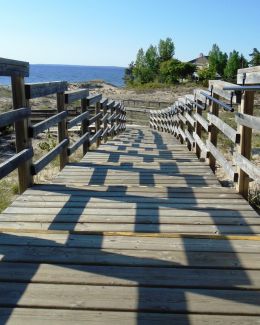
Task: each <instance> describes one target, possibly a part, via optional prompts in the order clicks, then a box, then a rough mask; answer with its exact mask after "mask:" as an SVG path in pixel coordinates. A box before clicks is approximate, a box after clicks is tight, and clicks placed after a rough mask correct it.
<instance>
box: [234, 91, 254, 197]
mask: <svg viewBox="0 0 260 325" xmlns="http://www.w3.org/2000/svg"><path fill="white" fill-rule="evenodd" d="M253 109H254V92H253V91H244V93H243V95H242V100H241V104H240V105H239V112H240V113H242V114H248V115H253ZM238 133H240V143H239V144H238V145H237V148H236V149H237V152H238V153H239V154H241V155H242V156H244V157H245V158H247V159H248V160H250V158H251V149H252V129H251V128H249V127H246V126H243V125H238ZM237 171H238V182H237V184H236V189H237V191H238V192H239V193H240V194H241V195H243V197H244V198H246V199H247V198H248V187H249V177H248V175H247V174H246V173H245V172H244V171H243V170H242V169H241V168H239V167H237Z"/></svg>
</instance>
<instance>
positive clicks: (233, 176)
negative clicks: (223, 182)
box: [207, 140, 238, 182]
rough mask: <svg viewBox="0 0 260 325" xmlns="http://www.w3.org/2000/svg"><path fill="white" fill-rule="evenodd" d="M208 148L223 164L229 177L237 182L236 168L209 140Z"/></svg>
mask: <svg viewBox="0 0 260 325" xmlns="http://www.w3.org/2000/svg"><path fill="white" fill-rule="evenodd" d="M207 148H208V149H209V151H210V152H211V154H212V155H213V156H214V158H215V159H216V161H217V162H218V163H219V164H220V165H221V167H222V168H223V169H224V170H225V172H226V174H227V175H228V177H229V178H230V179H231V180H232V181H233V182H237V179H238V174H237V173H236V172H235V169H234V168H233V167H232V166H231V165H230V163H229V162H228V161H227V160H226V158H225V157H224V156H223V155H222V154H221V153H220V151H219V150H218V149H217V148H216V147H215V146H214V145H213V144H212V143H211V142H210V141H209V140H207Z"/></svg>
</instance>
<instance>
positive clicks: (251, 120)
mask: <svg viewBox="0 0 260 325" xmlns="http://www.w3.org/2000/svg"><path fill="white" fill-rule="evenodd" d="M235 116H236V122H237V123H238V124H240V125H243V126H246V127H248V128H251V129H254V130H257V131H260V117H256V116H252V115H248V114H243V113H239V112H238V113H236V114H235Z"/></svg>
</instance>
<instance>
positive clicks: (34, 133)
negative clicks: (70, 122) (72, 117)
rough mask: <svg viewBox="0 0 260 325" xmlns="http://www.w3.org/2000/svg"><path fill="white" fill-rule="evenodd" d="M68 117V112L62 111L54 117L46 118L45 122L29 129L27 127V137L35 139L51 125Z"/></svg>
mask: <svg viewBox="0 0 260 325" xmlns="http://www.w3.org/2000/svg"><path fill="white" fill-rule="evenodd" d="M67 116H68V112H66V111H63V112H60V113H58V114H56V115H54V116H51V117H49V118H47V119H46V120H44V121H42V122H39V123H37V124H35V125H33V126H31V127H29V135H30V137H32V138H35V137H36V136H37V135H38V134H39V133H42V132H44V131H45V130H47V129H49V128H50V127H52V126H53V125H55V124H57V123H60V122H61V121H63V120H64V119H65V118H66V117H67Z"/></svg>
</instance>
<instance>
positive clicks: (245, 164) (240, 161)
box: [234, 152, 260, 182]
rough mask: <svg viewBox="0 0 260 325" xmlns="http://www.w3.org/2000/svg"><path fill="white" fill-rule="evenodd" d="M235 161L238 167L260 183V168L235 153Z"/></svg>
mask: <svg viewBox="0 0 260 325" xmlns="http://www.w3.org/2000/svg"><path fill="white" fill-rule="evenodd" d="M234 160H235V162H236V164H237V165H238V167H239V168H241V169H242V170H243V171H244V172H245V173H246V174H247V175H248V176H249V177H251V178H252V179H253V180H255V181H257V182H259V181H260V168H258V167H257V166H255V165H254V164H252V163H251V161H250V160H248V159H246V158H245V157H243V156H242V155H240V154H239V153H237V152H234Z"/></svg>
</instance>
